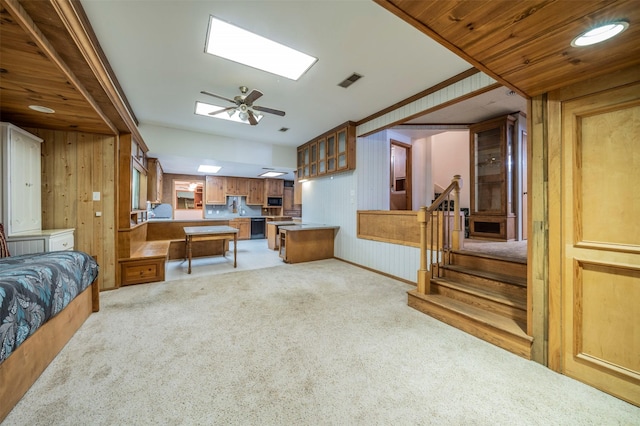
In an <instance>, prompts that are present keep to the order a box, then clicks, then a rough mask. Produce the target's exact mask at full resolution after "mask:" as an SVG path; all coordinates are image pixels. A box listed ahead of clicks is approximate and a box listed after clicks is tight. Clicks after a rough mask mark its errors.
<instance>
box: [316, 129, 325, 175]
mask: <svg viewBox="0 0 640 426" xmlns="http://www.w3.org/2000/svg"><path fill="white" fill-rule="evenodd" d="M326 172H327V141H326V139H324V138H322V139H320V140H318V175H323V174H325V173H326Z"/></svg>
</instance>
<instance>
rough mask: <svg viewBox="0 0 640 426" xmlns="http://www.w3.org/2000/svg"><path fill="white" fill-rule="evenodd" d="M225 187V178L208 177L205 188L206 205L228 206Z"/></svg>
mask: <svg viewBox="0 0 640 426" xmlns="http://www.w3.org/2000/svg"><path fill="white" fill-rule="evenodd" d="M224 187H225V178H224V177H223V176H207V177H206V181H205V188H204V195H205V197H204V201H205V204H226V203H227V199H226V198H225V195H224Z"/></svg>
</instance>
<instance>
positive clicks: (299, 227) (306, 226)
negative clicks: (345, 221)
mask: <svg viewBox="0 0 640 426" xmlns="http://www.w3.org/2000/svg"><path fill="white" fill-rule="evenodd" d="M279 229H280V230H283V229H284V230H285V231H310V230H314V229H340V227H339V226H335V225H324V224H322V223H299V224H295V225H289V226H281V227H280V228H279Z"/></svg>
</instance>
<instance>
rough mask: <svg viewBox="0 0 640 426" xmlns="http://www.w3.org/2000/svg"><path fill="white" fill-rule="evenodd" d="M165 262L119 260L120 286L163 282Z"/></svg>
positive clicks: (159, 260)
mask: <svg viewBox="0 0 640 426" xmlns="http://www.w3.org/2000/svg"><path fill="white" fill-rule="evenodd" d="M165 260H166V259H165V258H158V259H153V258H150V259H132V260H130V261H126V260H121V261H120V281H121V284H122V285H130V284H142V283H153V282H157V281H164V268H165Z"/></svg>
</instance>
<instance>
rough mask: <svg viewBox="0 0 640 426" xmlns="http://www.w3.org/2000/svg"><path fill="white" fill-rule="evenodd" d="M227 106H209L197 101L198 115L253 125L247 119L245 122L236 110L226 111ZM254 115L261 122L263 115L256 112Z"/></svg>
mask: <svg viewBox="0 0 640 426" xmlns="http://www.w3.org/2000/svg"><path fill="white" fill-rule="evenodd" d="M226 108H227V107H226V106H219V105H213V104H207V103H205V102H200V101H196V114H198V115H204V116H205V117H213V118H221V119H223V120H229V121H235V122H236V123H244V124H251V123H249V121H248V120H247V119H245V120H243V119H242V117H241V116H240V113H239V112H238V111H237V110H235V109H232V110H229V111H225V109H226ZM216 111H220V112H219V113H218V114H214V115H211V114H210V113H212V112H216ZM253 115H254V116H255V117H256V121H258V122H260V120H261V119H262V114H261V113H259V112H257V111H254V112H253Z"/></svg>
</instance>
